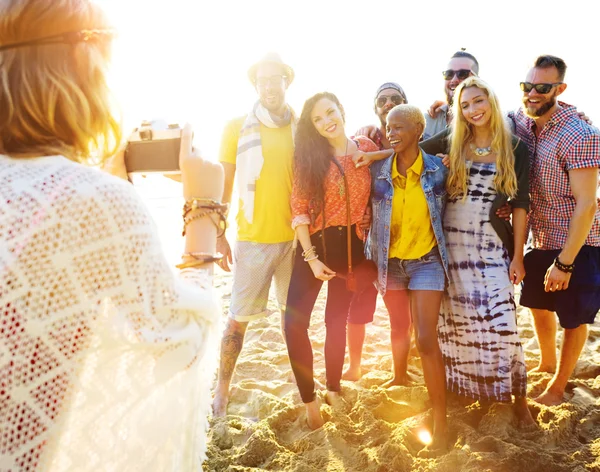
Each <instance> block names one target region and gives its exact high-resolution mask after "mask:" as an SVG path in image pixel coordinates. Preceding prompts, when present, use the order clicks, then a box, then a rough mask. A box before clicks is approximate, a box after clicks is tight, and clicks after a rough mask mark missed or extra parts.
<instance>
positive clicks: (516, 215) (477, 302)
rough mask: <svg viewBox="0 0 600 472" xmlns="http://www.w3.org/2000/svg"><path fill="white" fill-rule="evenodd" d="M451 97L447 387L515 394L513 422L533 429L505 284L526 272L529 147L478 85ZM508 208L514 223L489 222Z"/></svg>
mask: <svg viewBox="0 0 600 472" xmlns="http://www.w3.org/2000/svg"><path fill="white" fill-rule="evenodd" d="M455 97H456V99H455V113H454V116H455V119H454V123H453V129H452V135H451V146H450V155H449V157H450V174H449V177H448V184H447V186H448V204H447V207H446V212H445V215H444V232H445V235H446V243H447V248H448V255H449V275H450V280H449V284H448V291H447V296H446V297H445V299H444V301H443V303H442V309H441V319H440V325H439V337H440V347H441V350H442V354H443V357H444V363H445V366H446V378H447V386H448V389H449V390H450V391H452V392H454V393H456V394H458V395H461V396H466V397H469V398H473V399H476V400H480V401H486V402H490V401H498V402H512V397H513V396H514V397H515V402H514V410H515V413H516V416H517V418H518V420H519V422H520V423H522V424H532V423H533V422H534V420H533V418H532V417H531V414H530V412H529V410H528V408H527V401H526V398H525V396H526V393H527V371H526V368H525V362H524V356H523V348H522V346H521V341H520V339H519V334H518V332H517V318H516V306H515V299H514V287H513V284H518V283H520V282H521V280H522V279H523V277H524V276H525V270H524V267H523V249H524V244H525V239H526V231H527V230H526V215H527V210H528V206H529V187H528V172H529V166H528V154H527V148H526V146H525V145H524V144H523V143H522V142H520V141H518V140H517V138H514V137H513V136H512V135H511V133H510V131H509V129H508V127H507V125H506V123H505V122H504V119H503V116H502V112H501V111H500V107H499V105H498V100H497V98H496V95H495V94H494V93H493V91H492V90H491V89H490V88H489V86H488V85H487V84H486V83H485V82H483V81H482V80H481V79H479V78H478V77H470V78H468V79H467V80H465V81H464V82H463V83H462V84H461V85H460V86H459V88H458V89H457V90H456V93H455ZM506 202H509V203H510V204H511V206H512V208H513V218H512V221H513V224H512V226H511V224H510V223H509V222H507V221H505V220H502V219H501V218H499V217H498V216H496V210H497V209H498V208H500V207H501V206H502V205H504V204H505V203H506Z"/></svg>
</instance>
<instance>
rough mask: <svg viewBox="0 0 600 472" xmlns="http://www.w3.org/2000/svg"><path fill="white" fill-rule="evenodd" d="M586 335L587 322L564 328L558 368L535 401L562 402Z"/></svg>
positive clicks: (556, 403)
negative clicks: (571, 327) (575, 326)
mask: <svg viewBox="0 0 600 472" xmlns="http://www.w3.org/2000/svg"><path fill="white" fill-rule="evenodd" d="M587 337H588V326H587V324H582V325H579V326H578V327H577V328H573V329H565V337H564V340H563V343H562V347H561V350H560V362H559V364H558V370H557V371H556V374H554V377H552V380H551V381H550V383H549V384H548V386H547V387H546V390H544V393H542V394H541V395H540V396H539V397H537V398H536V399H535V401H536V402H538V403H542V404H544V405H559V404H561V403H562V402H563V395H564V394H565V388H566V387H567V382H568V381H569V377H571V374H572V373H573V370H574V369H575V365H576V364H577V360H578V359H579V356H580V354H581V351H582V350H583V346H584V345H585V341H586V340H587Z"/></svg>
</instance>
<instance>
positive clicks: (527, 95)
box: [522, 67, 566, 119]
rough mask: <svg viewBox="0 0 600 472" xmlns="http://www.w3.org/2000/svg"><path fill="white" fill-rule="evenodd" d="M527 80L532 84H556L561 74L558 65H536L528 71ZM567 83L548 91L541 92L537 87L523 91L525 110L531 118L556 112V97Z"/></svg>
mask: <svg viewBox="0 0 600 472" xmlns="http://www.w3.org/2000/svg"><path fill="white" fill-rule="evenodd" d="M526 82H530V83H532V84H556V83H557V82H560V76H559V73H558V70H557V69H556V67H546V68H543V69H542V68H538V67H534V68H533V69H531V70H530V71H529V72H528V73H527V79H526ZM565 88H566V84H559V85H555V86H554V87H552V89H550V91H549V92H548V93H539V92H538V91H537V90H536V89H535V87H534V88H532V89H531V91H529V92H523V98H522V101H523V110H524V112H525V114H526V115H527V116H529V117H530V118H534V119H535V118H539V117H542V116H544V115H546V114H548V113H550V114H552V113H553V112H554V107H555V106H556V98H557V97H558V96H559V95H560V94H561V93H563V91H564V90H565Z"/></svg>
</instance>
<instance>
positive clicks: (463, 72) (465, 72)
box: [442, 69, 471, 80]
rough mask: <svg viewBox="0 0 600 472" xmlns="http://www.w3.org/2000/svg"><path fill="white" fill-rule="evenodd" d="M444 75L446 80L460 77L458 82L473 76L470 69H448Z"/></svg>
mask: <svg viewBox="0 0 600 472" xmlns="http://www.w3.org/2000/svg"><path fill="white" fill-rule="evenodd" d="M442 75H443V76H444V79H445V80H452V79H453V78H454V76H455V75H456V77H458V80H465V79H466V78H467V77H469V76H470V75H471V70H470V69H459V70H452V69H448V70H445V71H444V72H442Z"/></svg>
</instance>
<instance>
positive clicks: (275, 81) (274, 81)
mask: <svg viewBox="0 0 600 472" xmlns="http://www.w3.org/2000/svg"><path fill="white" fill-rule="evenodd" d="M285 78H286V76H285V75H272V76H271V77H258V78H257V79H256V80H255V83H256V85H258V86H259V87H266V86H267V85H279V84H281V81H282V80H283V79H285Z"/></svg>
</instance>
